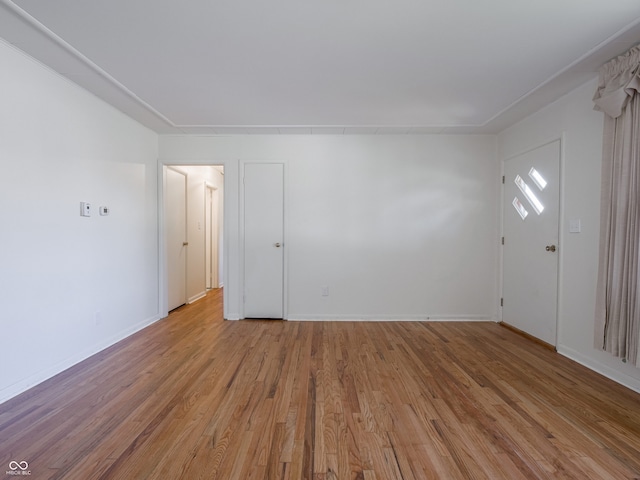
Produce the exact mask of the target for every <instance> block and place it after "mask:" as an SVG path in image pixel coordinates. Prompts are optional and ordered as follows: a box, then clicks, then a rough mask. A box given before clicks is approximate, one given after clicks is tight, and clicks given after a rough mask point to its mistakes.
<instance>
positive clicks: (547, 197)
mask: <svg viewBox="0 0 640 480" xmlns="http://www.w3.org/2000/svg"><path fill="white" fill-rule="evenodd" d="M504 174H505V185H504V202H505V204H504V248H503V265H504V272H503V284H504V287H503V302H504V303H503V309H502V320H503V322H505V323H507V324H509V325H511V326H514V327H516V328H518V329H520V330H522V331H523V332H526V333H528V334H530V335H532V336H534V337H536V338H539V339H540V340H543V341H544V342H547V343H549V344H551V345H556V330H557V326H556V324H557V305H558V249H559V245H558V215H559V198H560V140H557V141H554V142H551V143H548V144H545V145H543V146H540V147H538V148H535V149H533V150H531V151H529V152H526V153H524V154H521V155H518V156H517V157H514V158H511V159H509V160H507V161H505V164H504Z"/></svg>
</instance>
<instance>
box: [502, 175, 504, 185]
mask: <svg viewBox="0 0 640 480" xmlns="http://www.w3.org/2000/svg"><path fill="white" fill-rule="evenodd" d="M502 184H503V185H504V175H502Z"/></svg>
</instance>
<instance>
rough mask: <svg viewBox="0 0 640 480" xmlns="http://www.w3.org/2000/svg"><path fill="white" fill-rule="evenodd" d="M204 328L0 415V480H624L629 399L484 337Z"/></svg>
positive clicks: (385, 327) (132, 349) (95, 363)
mask: <svg viewBox="0 0 640 480" xmlns="http://www.w3.org/2000/svg"><path fill="white" fill-rule="evenodd" d="M221 317H222V314H221V292H219V291H214V292H211V293H210V294H209V295H208V296H207V297H206V298H205V299H203V300H201V301H199V302H197V303H195V304H193V305H189V306H185V307H182V308H180V309H178V310H177V311H175V312H173V313H172V314H171V315H170V316H169V317H168V318H167V319H165V320H162V321H160V322H158V323H156V324H155V325H152V326H151V327H149V328H147V329H145V330H144V331H142V332H139V333H138V334H136V335H134V336H132V337H130V338H128V339H126V340H125V341H123V342H120V343H119V344H117V345H115V346H113V347H111V348H110V349H108V350H106V351H104V352H101V353H99V354H98V355H95V356H94V357H92V358H90V359H88V360H87V361H85V362H83V363H81V364H79V365H76V366H75V367H73V368H71V369H70V370H67V371H65V372H63V373H62V374H60V375H58V376H56V377H55V378H53V379H51V380H49V381H47V382H45V383H44V384H42V385H39V386H37V387H35V388H33V389H31V390H29V391H27V392H25V393H24V394H22V395H20V396H19V397H16V398H14V399H12V400H10V401H8V402H6V403H4V404H2V405H0V475H1V474H2V473H3V471H5V470H6V471H7V472H9V473H10V469H9V467H8V465H9V463H10V462H12V461H13V462H21V461H26V462H28V469H29V470H30V471H31V477H30V478H34V479H82V480H86V479H135V480H137V479H146V478H149V479H189V480H190V479H225V480H226V479H243V480H244V479H249V478H258V479H262V478H269V479H271V478H278V479H279V478H286V479H295V480H297V479H316V480H328V479H343V478H344V479H363V480H365V479H366V480H368V479H382V480H387V479H404V480H409V479H424V478H427V479H430V478H437V479H467V478H473V479H492V480H493V479H509V480H515V479H523V480H524V479H527V480H528V479H543V478H562V479H581V480H582V479H626V478H640V395H638V394H636V393H634V392H632V391H630V390H628V389H626V388H624V387H621V386H619V385H617V384H615V383H613V382H611V381H609V380H607V379H605V378H603V377H601V376H599V375H597V374H596V373H594V372H591V371H589V370H587V369H585V368H583V367H581V366H579V365H577V364H575V363H573V362H571V361H569V360H567V359H566V358H564V357H562V356H560V355H557V354H556V353H554V352H551V351H549V350H548V349H545V348H544V347H542V346H540V345H537V344H535V343H533V342H531V341H528V340H527V339H524V338H522V337H520V336H518V335H517V334H515V333H514V332H512V331H509V330H507V329H505V328H502V327H500V326H499V325H497V324H494V323H400V322H396V323H351V322H348V323H346V322H345V323H336V322H321V323H304V322H301V323H298V322H279V321H239V322H225V321H222V320H221ZM13 466H14V467H15V464H13ZM16 471H18V472H20V470H19V469H18V470H16ZM7 478H10V477H9V476H8V475H7Z"/></svg>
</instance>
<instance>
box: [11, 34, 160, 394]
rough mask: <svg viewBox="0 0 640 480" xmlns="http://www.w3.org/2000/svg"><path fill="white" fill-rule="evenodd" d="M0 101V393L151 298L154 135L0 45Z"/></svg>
mask: <svg viewBox="0 0 640 480" xmlns="http://www.w3.org/2000/svg"><path fill="white" fill-rule="evenodd" d="M0 105H2V108H0V164H1V170H0V219H1V221H2V227H0V332H1V338H2V341H1V342H0V343H1V345H2V347H1V348H2V352H3V353H2V361H1V362H0V402H1V401H3V400H6V399H7V398H10V397H11V396H14V395H16V394H17V393H20V392H21V391H23V390H25V389H27V388H28V387H30V386H32V385H34V384H36V383H38V382H40V381H42V380H44V379H46V378H48V377H50V376H51V375H53V374H55V373H57V372H59V371H61V370H63V369H65V368H67V367H69V366H71V365H73V364H74V363H76V362H78V361H80V360H82V359H84V358H85V357H87V356H89V355H91V354H93V353H95V352H97V351H99V350H101V349H102V348H104V347H106V346H108V345H110V344H112V343H114V342H115V341H117V340H120V339H121V338H123V337H125V336H127V335H128V334H130V333H132V332H133V331H135V330H138V329H140V328H142V327H144V326H145V325H148V324H149V323H151V322H153V321H154V320H157V319H158V318H159V317H158V312H159V308H158V306H159V302H158V280H157V277H158V260H157V259H158V250H157V236H158V225H157V153H158V152H157V138H158V137H157V135H156V134H155V133H153V132H151V131H149V130H147V129H146V128H144V127H142V126H140V125H139V124H137V123H135V122H134V121H132V120H131V119H129V118H128V117H126V116H124V115H123V114H121V113H120V112H117V111H116V110H114V109H113V108H111V107H109V106H107V105H106V104H104V103H103V102H101V101H100V100H98V99H96V98H95V97H94V96H92V95H90V94H88V93H87V92H85V91H84V90H82V89H80V88H78V87H77V86H75V85H73V84H71V83H70V82H68V81H67V80H64V79H62V78H61V77H59V76H58V75H57V74H54V73H52V72H51V71H49V70H48V69H46V68H44V67H42V66H41V65H40V64H38V63H36V62H35V61H33V60H31V59H30V58H28V57H27V56H25V55H24V54H22V53H20V52H18V51H17V50H14V49H13V48H12V47H9V46H7V45H6V44H4V43H1V42H0ZM81 201H87V202H91V203H92V205H93V208H94V212H93V216H92V217H90V218H83V217H81V216H80V214H79V212H80V206H79V204H80V202H81ZM100 205H107V206H109V207H110V208H111V214H110V215H109V216H105V217H101V216H99V215H98V206H100Z"/></svg>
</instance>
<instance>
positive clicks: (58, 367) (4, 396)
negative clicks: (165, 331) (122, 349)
mask: <svg viewBox="0 0 640 480" xmlns="http://www.w3.org/2000/svg"><path fill="white" fill-rule="evenodd" d="M161 318H162V317H161V316H160V315H155V316H153V317H150V318H148V319H146V320H144V321H142V322H139V323H137V324H135V325H134V326H132V327H130V328H128V329H126V330H124V331H122V332H120V333H119V334H117V335H114V336H112V337H110V338H107V339H105V340H104V341H103V342H100V343H97V344H95V345H93V346H91V347H89V348H86V349H84V350H82V351H81V352H79V353H77V354H75V355H73V356H71V357H69V358H67V359H65V360H63V361H61V362H59V363H57V364H55V365H53V366H51V367H49V368H46V369H44V370H42V371H40V372H38V373H36V374H34V375H31V376H29V377H27V378H25V379H24V380H21V381H19V382H17V383H14V384H13V385H10V386H8V387H6V388H4V389H2V390H0V404H2V403H4V402H6V401H7V400H10V399H11V398H13V397H16V396H18V395H20V394H21V393H23V392H25V391H27V390H29V389H30V388H32V387H35V386H36V385H38V384H40V383H42V382H44V381H45V380H49V379H50V378H51V377H54V376H56V375H57V374H59V373H61V372H63V371H65V370H66V369H68V368H71V367H73V366H74V365H76V364H78V363H80V362H82V361H83V360H86V359H87V358H89V357H91V356H92V355H95V354H96V353H99V352H101V351H102V350H105V349H106V348H109V347H110V346H112V345H114V344H116V343H118V342H119V341H121V340H124V339H125V338H127V337H129V336H131V335H133V334H134V333H136V332H139V331H140V330H142V329H143V328H145V327H148V326H149V325H151V324H153V323H155V322H157V321H158V320H160V319H161Z"/></svg>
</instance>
